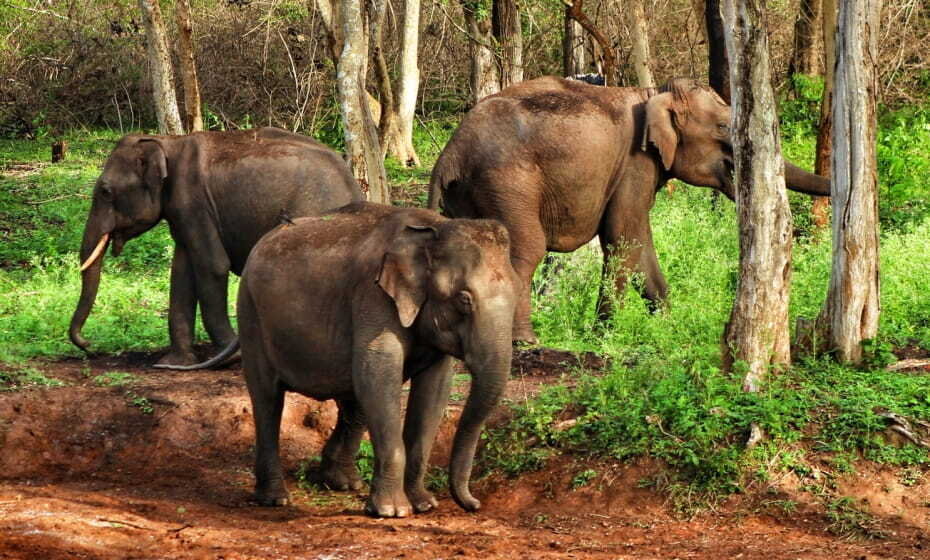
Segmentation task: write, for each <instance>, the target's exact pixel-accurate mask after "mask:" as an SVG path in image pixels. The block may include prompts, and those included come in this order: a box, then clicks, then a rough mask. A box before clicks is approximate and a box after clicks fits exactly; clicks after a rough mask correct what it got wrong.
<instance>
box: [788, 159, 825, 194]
mask: <svg viewBox="0 0 930 560" xmlns="http://www.w3.org/2000/svg"><path fill="white" fill-rule="evenodd" d="M785 185H786V186H787V187H788V188H789V189H791V190H793V191H795V192H799V193H804V194H809V195H813V196H830V179H827V178H826V177H821V176H820V175H815V174H813V173H809V172H807V171H804V170H803V169H801V168H800V167H798V166H797V165H794V164H793V163H791V162H790V161H788V160H785Z"/></svg>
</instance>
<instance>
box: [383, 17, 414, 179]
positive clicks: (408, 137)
mask: <svg viewBox="0 0 930 560" xmlns="http://www.w3.org/2000/svg"><path fill="white" fill-rule="evenodd" d="M419 33H420V0H405V1H404V28H403V36H402V38H401V54H400V77H399V79H398V87H397V97H396V106H397V121H396V122H397V127H396V128H395V129H394V130H395V131H394V132H389V133H388V135H387V139H386V144H387V153H388V154H389V155H391V156H392V157H394V158H396V159H397V160H398V161H400V162H401V163H403V164H404V165H407V166H419V165H420V158H419V156H417V152H416V150H415V149H414V147H413V117H414V112H415V109H416V104H417V90H419V89H420V70H419V68H417V44H418V42H419Z"/></svg>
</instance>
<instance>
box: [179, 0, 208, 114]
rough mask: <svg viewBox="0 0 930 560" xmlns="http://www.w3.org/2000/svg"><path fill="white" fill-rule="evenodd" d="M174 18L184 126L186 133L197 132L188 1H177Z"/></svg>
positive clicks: (196, 88)
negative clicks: (176, 28) (176, 27)
mask: <svg viewBox="0 0 930 560" xmlns="http://www.w3.org/2000/svg"><path fill="white" fill-rule="evenodd" d="M174 17H175V20H176V21H177V24H178V60H180V62H181V84H182V85H183V86H184V126H185V127H186V128H187V131H188V132H197V131H199V130H203V118H202V117H201V116H200V84H199V83H198V81H197V65H196V64H195V63H194V39H193V26H192V24H191V7H190V4H189V3H188V0H177V2H176V3H175V7H174Z"/></svg>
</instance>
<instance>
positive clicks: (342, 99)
mask: <svg viewBox="0 0 930 560" xmlns="http://www.w3.org/2000/svg"><path fill="white" fill-rule="evenodd" d="M342 19H343V27H342V31H343V47H342V54H341V55H340V57H339V67H338V72H336V75H337V85H338V89H339V106H340V109H341V112H342V124H343V127H344V129H345V143H346V156H347V157H348V160H349V166H350V167H351V168H352V174H353V175H354V176H355V178H356V179H358V181H359V183H360V185H361V187H362V192H364V193H366V196H367V197H368V200H370V201H372V202H380V203H382V204H390V203H391V198H390V192H389V189H388V184H387V176H386V174H385V171H384V157H383V156H382V153H381V146H380V144H379V142H378V130H377V128H376V127H375V122H374V119H373V118H372V116H371V110H370V109H369V107H368V103H367V97H366V92H365V73H366V69H367V66H368V64H367V60H368V37H367V36H366V35H367V29H368V27H367V26H366V25H365V21H364V20H365V18H364V11H363V9H362V0H342Z"/></svg>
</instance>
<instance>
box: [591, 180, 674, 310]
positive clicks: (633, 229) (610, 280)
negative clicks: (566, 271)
mask: <svg viewBox="0 0 930 560" xmlns="http://www.w3.org/2000/svg"><path fill="white" fill-rule="evenodd" d="M623 209H624V208H623V204H622V201H620V200H619V196H618V195H615V196H614V197H613V198H612V199H611V200H610V202H609V203H608V204H607V208H606V210H605V212H604V218H603V220H602V221H601V227H600V229H599V230H598V237H599V238H600V242H601V249H602V250H603V253H604V264H603V267H602V269H601V270H602V272H601V285H600V291H599V293H598V297H597V318H598V321H601V322H603V321H606V320H607V319H609V318H610V315H611V313H612V311H613V300H614V299H619V298H621V297H622V296H623V292H624V290H625V289H626V284H627V282H628V281H629V278H630V274H631V273H633V272H634V271H636V270H638V269H639V267H640V262H641V259H642V257H643V255H645V254H646V253H648V252H649V251H654V249H653V248H652V234H651V232H650V230H649V213H648V209H646V210H645V212H643V213H640V212H629V211H627V212H622V210H623ZM647 245H648V250H647V247H646V246H647ZM656 266H657V267H658V264H657V265H656ZM659 274H660V276H661V273H659ZM662 281H663V282H664V279H662ZM609 284H613V286H612V288H613V290H612V292H613V293H611V292H610V291H609V290H610V286H609Z"/></svg>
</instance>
